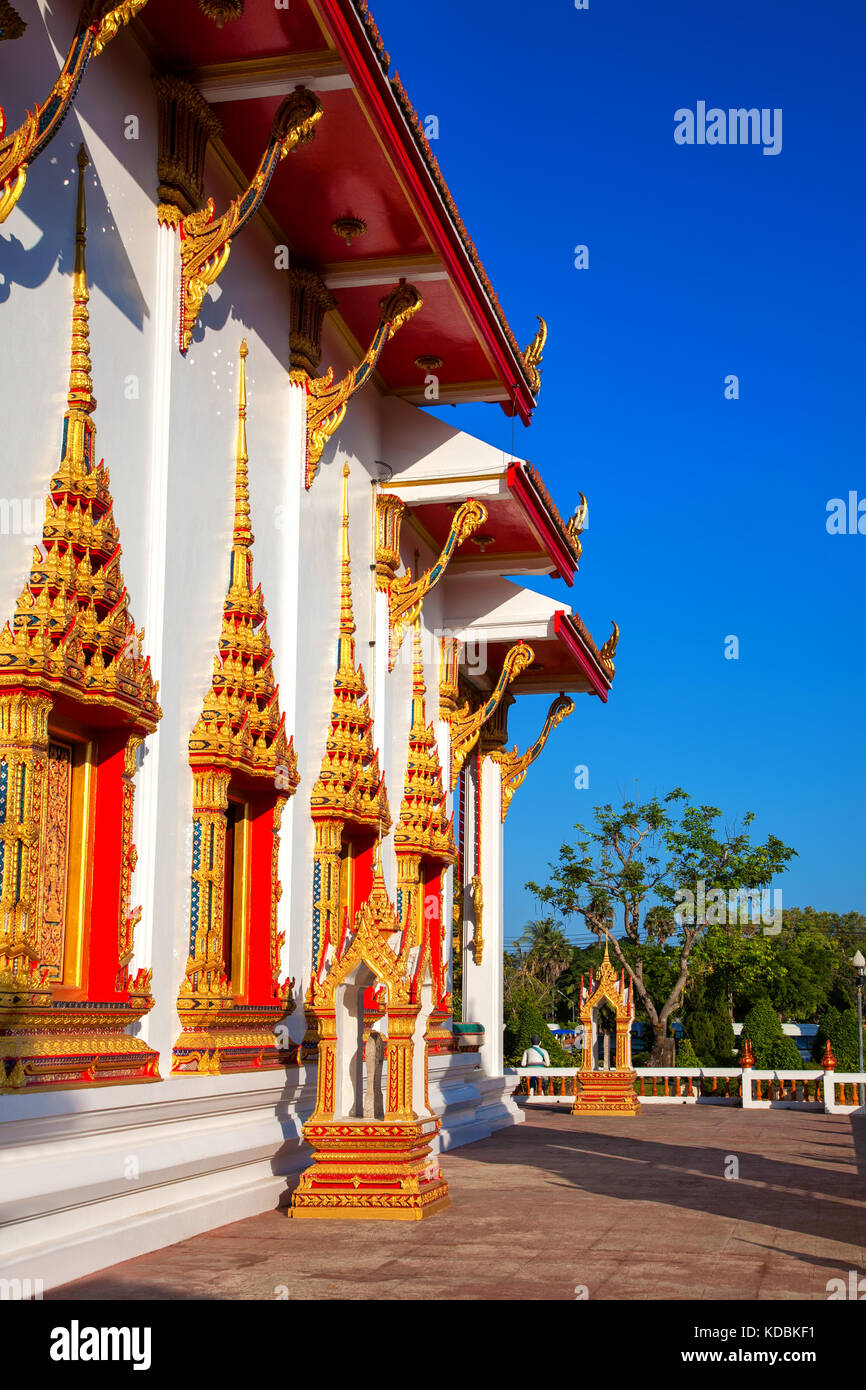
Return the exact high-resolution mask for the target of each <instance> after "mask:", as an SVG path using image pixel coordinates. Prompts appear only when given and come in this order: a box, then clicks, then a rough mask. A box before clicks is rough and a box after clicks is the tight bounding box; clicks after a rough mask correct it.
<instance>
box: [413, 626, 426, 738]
mask: <svg viewBox="0 0 866 1390" xmlns="http://www.w3.org/2000/svg"><path fill="white" fill-rule="evenodd" d="M412 628H413V665H412V731H413V733H414V732H416V731H417V730H421V731H422V732H423V730H425V729H426V727H427V710H426V705H425V697H426V695H427V686H426V685H425V682H424V653H423V650H422V647H421V613H420V610H419V612H418V613H417V614H416V615H415V621H414V623H413V624H412Z"/></svg>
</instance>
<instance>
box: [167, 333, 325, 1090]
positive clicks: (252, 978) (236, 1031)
mask: <svg viewBox="0 0 866 1390" xmlns="http://www.w3.org/2000/svg"><path fill="white" fill-rule="evenodd" d="M246 356H247V346H246V343H245V342H244V343H242V345H241V359H240V372H239V392H238V442H237V455H236V462H235V513H234V530H233V535H232V548H231V555H230V559H229V567H228V589H227V592H226V596H225V601H224V604H223V617H222V629H221V633H220V638H219V645H218V648H217V654H216V657H215V659H214V667H213V679H212V681H211V686H210V690H209V691H208V694H207V695H206V696H205V701H204V706H203V708H202V712H201V715H200V717H199V719H198V721H197V723H196V725H195V728H194V729H193V731H192V734H191V735H190V742H189V755H190V768H191V771H192V780H193V851H192V865H191V879H192V882H191V890H190V935H189V958H188V961H187V967H186V972H185V978H184V981H183V984H182V985H181V990H180V996H179V998H178V1013H179V1015H180V1019H181V1023H182V1025H183V1030H182V1032H181V1035H180V1037H179V1038H178V1040H177V1042H176V1043H175V1047H174V1063H173V1070H174V1071H176V1072H177V1071H180V1072H197V1073H216V1072H228V1071H243V1070H247V1069H250V1068H253V1067H255V1068H256V1069H259V1068H261V1067H276V1066H279V1065H280V1050H279V1048H278V1047H277V1045H276V1039H275V1037H274V1030H275V1028H276V1026H277V1024H278V1023H280V1021H281V1020H282V1019H283V1018H285V1016H286V1015H287V1014H290V1013H291V1012H292V1011H293V1009H294V1007H295V1005H294V1000H293V998H292V995H291V986H292V983H293V982H292V981H283V982H282V983H281V982H280V949H281V946H282V942H283V936H282V933H279V932H278V931H277V906H278V903H279V900H280V895H281V892H282V889H281V887H280V882H279V878H278V876H277V870H278V858H279V846H280V836H279V831H280V821H281V817H282V811H283V807H284V805H285V803H286V800H287V798H288V796H290V795H292V794H293V793H294V791H295V790H296V788H297V786H298V781H299V778H298V772H297V761H296V758H295V753H294V749H293V747H292V743H291V740H287V739H286V732H285V725H284V721H283V718H282V716H281V715H280V710H279V688H278V686H277V685H276V683H275V681H274V672H273V651H272V650H271V645H270V640H269V637H268V630H267V612H266V610H265V606H264V598H263V595H262V591H261V586H256V587H254V585H253V557H252V545H253V534H252V530H251V526H250V502H249V480H248V474H247V464H248V462H249V458H248V454H247V443H246V375H245V359H246Z"/></svg>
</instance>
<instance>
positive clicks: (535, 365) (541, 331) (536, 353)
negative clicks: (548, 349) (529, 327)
mask: <svg viewBox="0 0 866 1390" xmlns="http://www.w3.org/2000/svg"><path fill="white" fill-rule="evenodd" d="M536 318H537V319H538V332H537V333H536V335H535V337H534V338H533V340H532V342H531V343H530V344H529V347H527V348H524V351H523V361H524V364H525V366H526V370H527V373H528V375H529V382H530V385H531V387H532V394H533V396H537V395H538V393H539V391H540V390H541V372H540V371H539V368H540V366H541V359H542V356H543V354H544V345H545V343H546V342H547V324H546V323H545V321H544V319H543V318H542V317H541V315H540V314H537V315H536Z"/></svg>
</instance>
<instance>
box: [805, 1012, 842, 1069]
mask: <svg viewBox="0 0 866 1390" xmlns="http://www.w3.org/2000/svg"><path fill="white" fill-rule="evenodd" d="M841 1018H842V1015H841V1014H840V1012H839V1010H838V1009H834V1008H833V1005H832V1004H828V1005H827V1008H826V1009H822V1010H821V1013H820V1014H819V1015H818V1031H817V1033H816V1034H815V1041H814V1042H813V1043H812V1060H813V1061H815V1062H820V1061H821V1058H822V1057H823V1056H824V1048H825V1047H826V1046H827V1039H828V1038H829V1039H830V1045H831V1047H832V1048H833V1050H834V1051H835V1044H836V1039H837V1038H838V1036H839V1024H840V1021H841Z"/></svg>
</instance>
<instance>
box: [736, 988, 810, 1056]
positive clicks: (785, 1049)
mask: <svg viewBox="0 0 866 1390" xmlns="http://www.w3.org/2000/svg"><path fill="white" fill-rule="evenodd" d="M746 1038H749V1039H750V1040H751V1043H752V1051H753V1052H754V1054H755V1066H756V1067H757V1068H758V1069H759V1070H770V1069H771V1068H772V1069H775V1070H778V1071H799V1070H800V1068H801V1067H802V1058H801V1057H800V1052H799V1049H798V1048H797V1044H796V1043H795V1042H794V1039H793V1038H789V1037H787V1036H786V1035H785V1033H783V1031H782V1025H781V1023H780V1022H779V1015H778V1014H777V1013H776V1010H775V1009H774V1008H773V1005H772V1004H771V1003H770V1001H769V999H766V998H765V999H759V1000H758V1002H757V1004H755V1005H754V1007H753V1008H751V1009H750V1010H749V1012H748V1013H747V1014H746V1018H745V1022H744V1023H743V1032H742V1035H741V1038H740V1043H741V1045H742V1042H743V1041H744V1040H745V1039H746Z"/></svg>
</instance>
